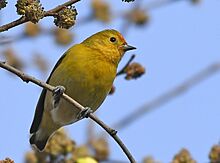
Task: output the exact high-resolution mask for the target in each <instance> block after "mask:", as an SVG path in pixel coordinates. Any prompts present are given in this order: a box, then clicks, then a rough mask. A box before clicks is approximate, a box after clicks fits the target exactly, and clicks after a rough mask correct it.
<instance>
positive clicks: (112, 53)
mask: <svg viewBox="0 0 220 163" xmlns="http://www.w3.org/2000/svg"><path fill="white" fill-rule="evenodd" d="M83 44H85V45H87V46H89V47H90V48H92V49H96V50H98V51H100V52H101V53H102V57H103V58H104V59H106V60H108V61H110V62H113V63H115V64H118V63H119V61H120V60H121V58H122V57H123V55H124V53H125V52H126V51H129V50H133V49H136V48H135V47H133V46H131V45H128V44H127V42H126V41H125V39H124V37H123V36H122V35H121V33H119V32H118V31H116V30H113V29H111V30H103V31H101V32H98V33H96V34H94V35H92V36H91V37H89V38H87V39H86V40H84V41H83Z"/></svg>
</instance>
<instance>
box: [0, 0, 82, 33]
mask: <svg viewBox="0 0 220 163" xmlns="http://www.w3.org/2000/svg"><path fill="white" fill-rule="evenodd" d="M79 1H80V0H69V1H67V2H65V3H63V4H61V5H59V6H57V7H55V8H53V9H51V10H48V11H43V8H42V7H41V5H39V6H37V9H38V10H36V12H35V13H32V10H31V9H30V11H29V12H28V14H27V13H25V10H24V8H22V9H21V10H19V7H20V6H19V4H17V5H16V7H17V12H18V14H19V15H23V16H21V17H20V18H19V19H17V20H15V21H12V22H10V23H8V24H5V25H2V26H0V32H4V31H7V30H9V29H11V28H13V27H15V26H18V25H21V24H23V23H26V22H28V21H31V22H33V23H37V22H38V21H39V20H40V19H42V18H44V17H48V16H54V17H56V16H57V15H58V13H59V12H60V11H61V10H63V9H65V8H67V7H68V6H71V5H73V4H75V3H77V2H79ZM26 3H27V2H26ZM21 7H22V5H21ZM30 7H32V8H33V6H30ZM34 7H36V5H35V6H34ZM39 13H41V14H39Z"/></svg>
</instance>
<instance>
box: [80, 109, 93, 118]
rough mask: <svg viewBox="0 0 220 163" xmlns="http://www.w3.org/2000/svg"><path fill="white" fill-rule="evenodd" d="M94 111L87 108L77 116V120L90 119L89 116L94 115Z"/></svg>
mask: <svg viewBox="0 0 220 163" xmlns="http://www.w3.org/2000/svg"><path fill="white" fill-rule="evenodd" d="M92 112H93V111H92V109H91V108H90V107H85V109H83V110H82V111H80V112H79V114H78V115H77V119H78V120H80V119H83V118H88V117H89V114H90V113H92Z"/></svg>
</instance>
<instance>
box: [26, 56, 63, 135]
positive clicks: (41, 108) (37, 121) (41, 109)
mask: <svg viewBox="0 0 220 163" xmlns="http://www.w3.org/2000/svg"><path fill="white" fill-rule="evenodd" d="M65 56H66V53H65V54H64V55H62V57H61V58H60V59H59V60H58V62H57V63H56V65H55V66H54V68H53V70H52V72H51V74H50V76H49V78H48V79H47V82H46V83H49V81H50V78H51V76H52V74H53V72H54V71H55V70H56V68H57V67H58V66H59V65H60V63H61V62H62V60H63V58H64V57H65ZM46 93H47V90H46V89H43V90H42V92H41V95H40V98H39V100H38V103H37V107H36V110H35V114H34V120H33V122H32V125H31V128H30V133H31V134H32V133H34V132H37V130H38V128H39V126H40V123H41V120H42V118H43V112H44V101H45V96H46Z"/></svg>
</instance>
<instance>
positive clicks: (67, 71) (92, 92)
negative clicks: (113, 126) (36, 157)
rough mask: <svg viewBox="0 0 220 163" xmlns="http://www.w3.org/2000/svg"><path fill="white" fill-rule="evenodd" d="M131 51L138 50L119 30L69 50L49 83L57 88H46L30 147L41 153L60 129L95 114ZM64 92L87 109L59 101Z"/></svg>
mask: <svg viewBox="0 0 220 163" xmlns="http://www.w3.org/2000/svg"><path fill="white" fill-rule="evenodd" d="M132 49H136V48H135V47H133V46H130V45H128V44H127V43H126V41H125V39H124V38H123V36H122V35H121V34H120V33H119V32H118V31H116V30H103V31H101V32H98V33H96V34H94V35H92V36H90V37H89V38H87V39H86V40H84V41H83V42H82V43H80V44H76V45H74V46H72V47H71V48H70V49H69V50H67V52H66V53H65V54H64V55H63V56H62V57H61V58H60V59H59V61H58V62H57V63H56V65H55V67H54V68H53V70H52V72H51V74H50V76H49V78H48V80H47V83H49V84H51V85H53V86H57V87H56V89H54V91H53V92H50V91H47V90H45V89H43V91H42V93H41V95H40V98H39V101H38V103H37V107H36V111H35V115H34V120H33V122H32V125H31V129H30V134H31V136H30V144H33V145H35V146H36V147H37V148H38V149H39V150H40V151H42V150H43V149H44V148H45V146H46V144H47V141H48V139H49V138H50V137H51V135H52V134H53V133H54V132H55V131H56V130H57V129H59V128H60V127H62V126H65V125H68V124H72V123H74V122H76V121H78V120H80V119H82V118H84V117H85V116H86V115H87V114H88V112H90V111H92V112H94V111H96V110H97V109H98V107H99V106H100V105H101V104H102V102H103V101H104V99H105V98H106V96H107V95H108V93H109V91H110V89H111V87H112V84H113V81H114V79H115V77H116V70H117V67H118V64H119V62H120V60H121V58H122V57H123V55H124V53H125V52H126V51H128V50H132ZM64 91H65V93H66V94H68V95H69V96H70V97H72V98H73V99H75V100H76V101H77V102H79V103H80V104H82V105H83V106H85V107H87V109H85V110H83V111H81V112H80V111H79V110H78V109H77V108H75V107H74V106H73V105H71V104H70V103H68V102H67V101H65V100H64V99H62V98H60V97H61V95H62V93H63V92H64Z"/></svg>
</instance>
